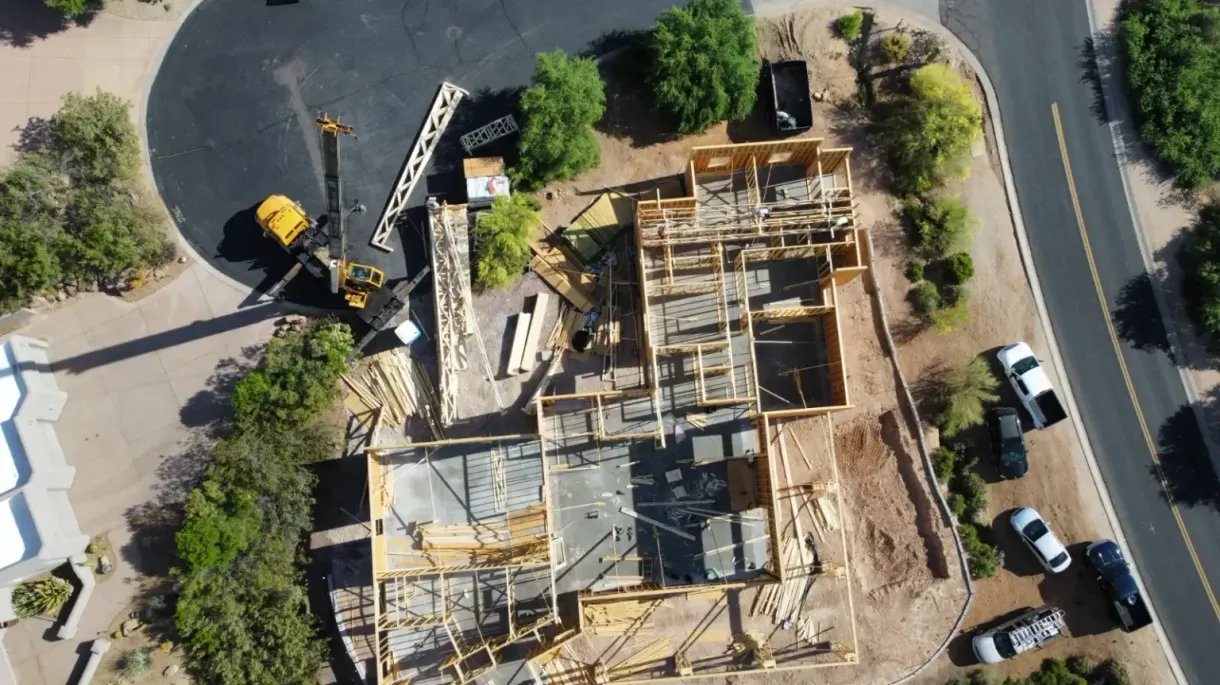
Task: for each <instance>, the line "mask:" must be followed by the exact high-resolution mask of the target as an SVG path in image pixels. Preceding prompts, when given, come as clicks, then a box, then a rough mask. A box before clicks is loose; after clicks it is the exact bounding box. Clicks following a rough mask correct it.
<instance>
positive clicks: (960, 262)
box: [945, 252, 974, 285]
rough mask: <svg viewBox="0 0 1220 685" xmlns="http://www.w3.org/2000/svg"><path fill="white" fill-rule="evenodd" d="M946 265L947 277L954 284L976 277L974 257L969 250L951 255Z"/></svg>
mask: <svg viewBox="0 0 1220 685" xmlns="http://www.w3.org/2000/svg"><path fill="white" fill-rule="evenodd" d="M947 261H948V263H947V264H946V265H945V277H946V278H947V279H948V280H949V282H950V283H952V284H953V285H961V284H963V283H965V282H966V281H969V280H970V279H972V278H974V259H973V258H971V257H970V253H969V252H955V253H953V254H951V255H949V259H948V260H947Z"/></svg>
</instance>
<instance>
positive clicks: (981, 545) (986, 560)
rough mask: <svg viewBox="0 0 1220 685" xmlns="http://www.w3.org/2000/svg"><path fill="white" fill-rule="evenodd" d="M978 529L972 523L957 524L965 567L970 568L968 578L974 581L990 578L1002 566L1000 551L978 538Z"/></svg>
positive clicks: (1002, 559) (1002, 560) (1002, 558)
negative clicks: (963, 549)
mask: <svg viewBox="0 0 1220 685" xmlns="http://www.w3.org/2000/svg"><path fill="white" fill-rule="evenodd" d="M980 528H981V526H977V525H975V524H972V523H958V530H959V531H960V532H961V536H962V547H963V548H965V550H966V565H967V566H969V568H970V577H971V578H974V579H975V580H981V579H983V578H991V577H992V576H994V575H995V574H996V570H997V569H998V568H999V567H1001V566H1003V565H1004V557H1003V555H1002V554H1001V553H1000V551H999V550H997V549H996V548H995V547H993V546H992V545H989V544H987V543H986V542H983V540H982V539H981V538H980V537H979V529H980Z"/></svg>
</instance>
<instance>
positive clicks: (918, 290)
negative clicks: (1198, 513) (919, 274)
mask: <svg viewBox="0 0 1220 685" xmlns="http://www.w3.org/2000/svg"><path fill="white" fill-rule="evenodd" d="M911 305H912V306H913V307H914V308H915V312H916V313H917V314H920V315H922V316H928V315H930V314H932V312H935V311H936V310H937V309H939V308H940V291H939V290H937V288H936V284H935V283H933V282H932V281H921V282H920V283H919V285H916V286H915V288H914V290H912V291H911Z"/></svg>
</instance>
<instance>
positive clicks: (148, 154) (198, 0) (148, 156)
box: [137, 0, 291, 306]
mask: <svg viewBox="0 0 1220 685" xmlns="http://www.w3.org/2000/svg"><path fill="white" fill-rule="evenodd" d="M203 2H204V0H190V3H191V4H190V7H188V8H187V10H186V11H185V12H183V13H182V15H181V16H179V17H178V19H177V24H176V25H175V26H174V31H173V33H172V34H170V35H169V36H167V37H166V38H165V42H164V44H162V46H161V51H160V53H159V54H158V55H157V58H156V60H155V62H154V63H153V64H151V65H150V66H151V69H150V71H149V73H148V75H147V78H146V79H145V80H144V90H143V93H142V99H141V101H140V103H139V107H138V108H137V112H138V114H139V116H140V133H141V135H140V150H141V152H143V155H142V156H143V161H144V173H145V174H146V175H147V176H148V180H149V183H151V184H152V189H153V191H154V192H156V194H157V200H158V201H159V202H160V203H161V206H162V207H165V213H166V214H167V215H168V216H169V221H170V223H171V224H172V225H173V227H174V234H175V235H176V236H177V238H178V241H177V242H178V246H179V247H180V248H181V249H182V250H183V251H184V252H186V253H187V254H188V255H190V257H191V258H192V259H193V260H194V261H195V262H196V263H198V264H201V265H202V266H203V268H205V269H207V270H208V272H209V273H211V274H212V275H213V276H216V277H217V278H219V279H220V280H221V281H222V282H224V283H226V284H227V285H228V286H229V287H231V288H233V289H234V290H237V291H238V292H241V293H246V294H250V293H253V292H254V288H251V287H249V286H247V285H245V284H244V283H242V282H240V281H238V280H237V279H235V278H232V277H230V276H229V275H227V274H225V273H224V272H222V271H221V270H220V269H217V268H216V267H215V266H213V265H212V263H211V262H210V261H208V260H207V259H206V258H205V257H204V256H203V255H201V254H199V251H198V250H196V249H195V246H194V245H193V244H191V242H190V241H189V240H187V239H186V235H185V234H184V233H183V232H182V229H181V228H179V227H178V218H177V217H176V216H175V215H174V213H173V212H172V211H170V208H169V207H167V206H166V205H165V198H164V197H162V195H161V190H160V188H158V187H157V177H156V176H155V175H154V174H153V168H152V150H151V149H150V148H149V147H148V140H149V137H148V103H149V98H150V96H151V95H152V87H153V84H154V83H155V82H156V80H157V74H159V73H160V72H161V64H162V62H164V61H165V55H166V53H168V52H169V48H170V46H171V45H173V43H174V39H175V38H176V37H177V36H178V32H179V31H181V30H182V25H183V24H185V23H186V20H187V19H188V18H190V16H191V15H192V14H194V12H195V10H196V9H198V8H199V5H201V4H203ZM273 301H274V298H269V297H267V296H266V295H262V296H261V297H259V298H258V299H257V300H256V301H255V302H254V303H253V304H265V303H267V302H273ZM290 306H291V305H290Z"/></svg>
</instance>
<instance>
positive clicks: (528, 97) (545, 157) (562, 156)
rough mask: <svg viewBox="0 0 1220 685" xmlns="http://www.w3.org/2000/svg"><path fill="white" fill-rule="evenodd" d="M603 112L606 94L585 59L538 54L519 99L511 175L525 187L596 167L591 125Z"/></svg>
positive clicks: (597, 153)
mask: <svg viewBox="0 0 1220 685" xmlns="http://www.w3.org/2000/svg"><path fill="white" fill-rule="evenodd" d="M605 112H606V92H605V86H604V85H603V84H602V79H601V75H600V74H598V72H597V65H596V64H595V63H594V62H593V60H591V59H585V58H574V59H570V58H568V57H567V55H565V54H564V52H563V50H556V51H554V52H551V53H545V54H541V55H538V64H537V66H535V67H534V79H533V85H531V86H530V87H529V88H528V89H527V90H526V91H525V93H524V94H523V95H522V96H521V113H522V115H523V116H524V117H525V125H524V127H523V128H522V129H521V137H520V139H519V140H518V143H517V147H518V150H519V151H520V154H521V161H520V165H519V166H518V167H517V169H516V170H515V172H514V175H515V176H516V177H517V179H518V180H519V181H520V182H521V183H523V184H524V185H525V186H526V187H529V188H536V187H539V186H542V185H544V184H546V183H549V182H551V181H561V180H566V179H569V178H572V177H573V176H575V175H576V174H579V173H580V172H582V171H586V170H588V169H592V168H594V167H596V166H597V165H598V164H599V163H601V149H600V148H599V147H598V143H597V136H595V135H594V134H593V125H594V124H596V123H597V122H598V121H599V120H601V118H602V115H603V114H605Z"/></svg>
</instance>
